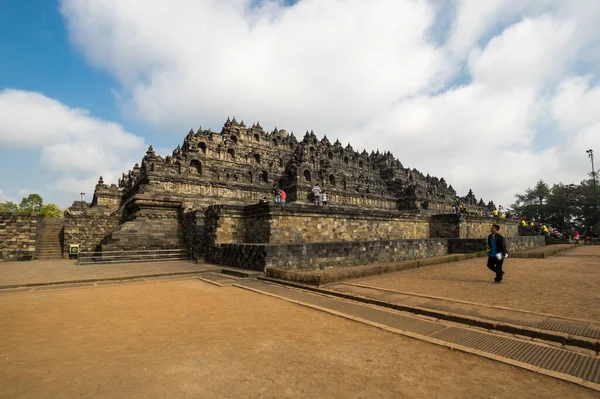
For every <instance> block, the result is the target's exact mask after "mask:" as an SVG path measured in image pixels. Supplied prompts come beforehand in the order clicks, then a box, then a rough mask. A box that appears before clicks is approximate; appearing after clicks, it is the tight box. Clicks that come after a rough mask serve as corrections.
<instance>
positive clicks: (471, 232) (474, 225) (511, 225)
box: [429, 214, 519, 238]
mask: <svg viewBox="0 0 600 399" xmlns="http://www.w3.org/2000/svg"><path fill="white" fill-rule="evenodd" d="M429 224H430V228H429V229H430V234H431V237H432V238H434V237H436V238H485V237H487V236H488V235H489V234H490V227H491V225H492V224H498V225H499V226H500V234H502V235H503V236H505V237H516V236H518V235H519V221H517V220H510V219H497V218H490V217H484V216H474V215H454V214H452V215H433V216H431V218H430V221H429Z"/></svg>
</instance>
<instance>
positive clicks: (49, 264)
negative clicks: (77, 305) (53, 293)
mask: <svg viewBox="0 0 600 399" xmlns="http://www.w3.org/2000/svg"><path fill="white" fill-rule="evenodd" d="M219 270H221V268H220V267H218V266H216V265H210V264H205V263H194V262H192V261H166V262H138V263H120V264H110V265H94V266H79V265H77V264H76V261H75V260H65V259H59V260H34V261H28V262H5V263H0V288H9V287H18V286H30V285H45V284H57V283H67V282H84V281H86V282H87V281H100V280H111V279H119V278H132V277H136V276H139V277H152V276H159V275H168V274H178V273H204V272H209V271H219Z"/></svg>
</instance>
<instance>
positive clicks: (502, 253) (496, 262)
mask: <svg viewBox="0 0 600 399" xmlns="http://www.w3.org/2000/svg"><path fill="white" fill-rule="evenodd" d="M499 230H500V226H499V225H497V224H493V225H492V227H491V229H490V231H491V233H492V234H490V235H489V236H488V238H487V247H488V250H489V251H490V253H489V255H488V261H487V267H488V269H490V270H491V271H493V272H494V273H496V278H495V279H494V283H495V284H499V283H500V282H501V281H502V278H503V277H504V271H503V270H502V264H503V263H504V258H506V257H507V256H508V251H507V250H506V239H505V238H504V237H503V236H502V235H500V234H499V233H498V231H499Z"/></svg>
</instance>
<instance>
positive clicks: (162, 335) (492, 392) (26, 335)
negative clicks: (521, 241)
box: [0, 280, 600, 399]
mask: <svg viewBox="0 0 600 399" xmlns="http://www.w3.org/2000/svg"><path fill="white" fill-rule="evenodd" d="M0 317H1V318H2V320H3V328H2V329H0V362H1V363H0V397H1V398H73V397H84V398H85V397H96V398H169V397H176V398H344V399H345V398H465V397H468V398H523V397H526V398H575V397H577V398H580V399H584V398H600V393H598V392H595V391H591V390H587V389H585V388H582V387H580V386H577V385H574V384H569V383H567V382H563V381H559V380H555V379H552V378H550V377H546V376H542V375H538V374H535V373H533V372H529V371H526V370H522V369H519V368H516V367H512V366H509V365H506V364H503V363H498V362H494V361H491V360H488V359H484V358H480V357H477V356H474V355H469V354H464V353H461V352H456V351H451V350H449V349H446V348H443V347H439V346H436V345H433V344H428V343H425V342H421V341H418V340H414V339H410V338H407V337H403V336H399V335H396V334H393V333H389V332H385V331H382V330H379V329H376V328H374V327H370V326H367V325H363V324H360V323H356V322H352V321H349V320H345V319H342V318H338V317H336V316H333V315H329V314H325V313H321V312H318V311H315V310H312V309H308V308H305V307H302V306H298V305H294V304H291V303H288V302H285V301H282V300H278V299H275V298H271V297H267V296H263V295H259V294H256V293H252V292H248V291H245V290H242V289H239V288H235V287H224V288H219V287H215V286H212V285H210V284H207V283H203V282H200V281H198V280H182V281H175V282H160V283H144V284H135V285H118V286H107V287H97V288H80V289H63V290H55V291H45V292H31V293H15V294H7V295H3V296H0Z"/></svg>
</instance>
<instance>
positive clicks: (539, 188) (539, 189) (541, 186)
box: [511, 180, 551, 220]
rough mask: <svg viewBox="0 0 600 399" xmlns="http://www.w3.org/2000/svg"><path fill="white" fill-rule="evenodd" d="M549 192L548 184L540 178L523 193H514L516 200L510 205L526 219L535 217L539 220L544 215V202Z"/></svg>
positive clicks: (545, 202)
mask: <svg viewBox="0 0 600 399" xmlns="http://www.w3.org/2000/svg"><path fill="white" fill-rule="evenodd" d="M550 194H551V191H550V187H548V184H546V183H545V182H544V181H543V180H540V181H538V182H537V183H536V185H535V186H534V187H533V188H532V187H529V188H528V189H527V190H525V193H524V194H516V195H515V197H516V201H515V203H514V204H513V205H512V206H511V207H512V209H513V210H515V211H516V212H517V213H520V214H521V215H524V216H527V218H528V219H530V218H532V217H535V218H537V219H538V220H541V219H544V217H545V216H546V204H547V202H548V198H549V197H550Z"/></svg>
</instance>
